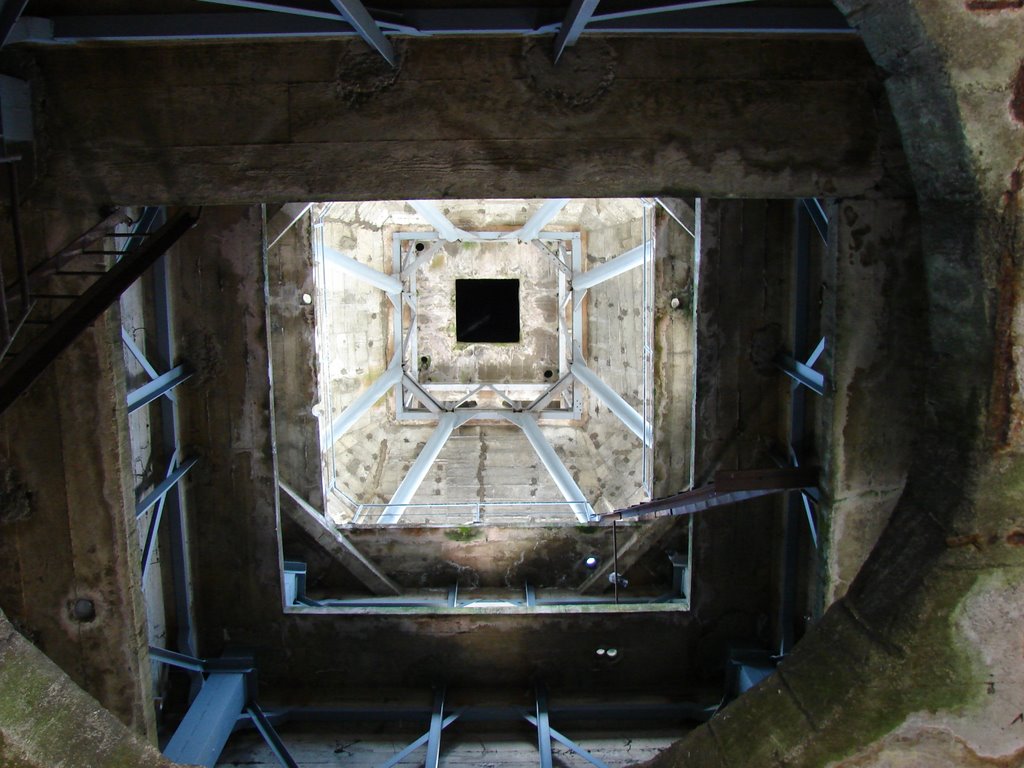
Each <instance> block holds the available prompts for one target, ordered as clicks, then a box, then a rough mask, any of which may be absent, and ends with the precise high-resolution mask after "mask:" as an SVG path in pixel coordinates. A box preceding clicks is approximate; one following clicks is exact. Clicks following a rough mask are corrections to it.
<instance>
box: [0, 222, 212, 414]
mask: <svg viewBox="0 0 1024 768" xmlns="http://www.w3.org/2000/svg"><path fill="white" fill-rule="evenodd" d="M197 220H198V218H197V217H196V216H195V215H193V214H191V213H188V212H184V211H183V212H181V213H179V214H178V215H177V216H175V217H174V219H172V220H171V221H170V222H168V223H167V224H166V225H165V226H164V227H163V228H162V229H161V230H160V231H159V232H157V233H155V234H154V235H153V236H152V237H150V238H148V239H147V240H146V242H145V244H144V245H142V246H141V247H139V248H138V249H137V250H135V251H133V252H132V253H131V254H129V255H126V256H125V257H124V258H123V259H121V261H119V262H118V263H117V264H115V265H114V266H113V267H112V268H111V269H110V270H109V271H108V272H106V273H104V274H103V276H102V277H100V278H99V279H98V280H97V281H96V282H95V283H93V284H92V286H90V287H89V289H88V290H87V291H86V292H85V293H83V294H82V295H81V296H79V297H78V298H77V299H76V300H75V301H74V302H73V303H72V304H71V306H69V307H68V308H67V309H66V310H64V312H62V313H61V314H60V316H59V317H58V318H57V319H56V320H55V321H54V322H53V323H51V324H50V325H49V326H48V327H47V329H46V330H45V331H44V332H43V333H42V334H40V335H39V336H38V337H36V338H35V339H33V340H32V343H31V344H29V346H28V347H26V349H25V350H23V351H22V352H21V354H19V355H18V357H17V358H15V359H14V361H12V362H11V363H10V364H9V365H7V366H6V367H5V368H4V369H3V371H2V372H0V413H2V412H3V411H5V410H6V409H7V407H8V406H9V405H10V404H11V403H13V402H14V400H15V399H16V398H17V397H18V396H19V395H20V394H21V393H22V392H24V391H25V390H26V389H28V388H29V386H30V385H31V384H32V382H33V381H35V380H36V378H37V377H38V376H39V375H40V374H41V373H42V372H43V371H44V370H46V368H47V367H48V366H49V365H50V363H51V362H53V360H54V359H55V358H56V357H57V355H59V354H60V353H61V352H63V351H64V349H66V348H67V347H68V346H69V345H70V344H71V343H72V342H73V341H74V340H75V339H76V338H78V335H79V334H80V333H81V332H82V331H84V330H85V329H86V328H87V327H88V326H89V325H90V324H91V323H92V322H93V321H94V320H96V318H98V317H99V316H100V315H101V314H103V312H104V311H105V310H106V309H107V308H108V307H109V306H110V305H111V304H113V303H114V302H115V301H117V300H118V299H119V298H120V297H121V294H122V293H124V292H125V291H126V290H128V288H129V287H130V286H131V285H132V283H134V282H135V281H136V280H137V279H138V278H139V277H140V276H141V275H142V274H143V273H144V272H145V271H146V270H147V269H149V267H150V266H152V264H153V262H155V261H156V260H157V259H159V258H160V257H161V256H162V255H163V254H164V253H166V252H167V250H168V249H169V248H171V246H173V245H174V244H175V243H176V242H177V241H178V239H179V238H180V237H181V236H182V235H184V234H185V233H186V232H187V231H188V230H189V229H190V228H191V227H192V226H193V225H194V224H195V223H196V221H197Z"/></svg>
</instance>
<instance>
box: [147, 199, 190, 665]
mask: <svg viewBox="0 0 1024 768" xmlns="http://www.w3.org/2000/svg"><path fill="white" fill-rule="evenodd" d="M158 216H159V221H158V222H156V225H157V226H159V224H160V223H161V222H162V220H163V219H164V218H165V215H164V212H163V211H162V210H161V212H160V214H159V215H158ZM168 283H169V281H168V257H167V255H164V256H161V257H160V258H159V259H158V260H157V262H156V263H155V264H154V265H153V307H154V310H153V315H154V328H155V331H156V360H157V365H158V366H159V367H160V368H161V369H162V370H165V371H166V370H170V369H171V367H172V366H173V365H174V360H175V357H176V352H175V344H174V309H173V306H172V304H171V297H170V289H169V285H168ZM160 424H161V429H160V431H161V444H162V447H163V452H164V456H166V457H171V456H174V455H178V454H179V450H178V449H179V440H180V434H181V424H180V420H179V416H178V404H177V403H176V402H174V401H173V400H171V399H169V398H166V397H162V398H160ZM163 516H164V517H165V518H166V519H167V531H168V534H169V537H170V548H171V552H170V555H171V558H170V559H171V573H172V579H173V583H174V609H175V619H176V621H177V627H178V633H177V645H178V650H179V651H181V652H182V653H188V654H191V655H193V656H195V654H196V643H195V633H194V630H193V626H192V563H191V558H190V555H189V536H188V520H187V518H186V513H185V507H184V504H183V499H182V493H181V488H180V486H179V485H178V484H175V485H173V486H172V487H171V488H170V489H168V491H167V494H166V495H165V496H164V502H163Z"/></svg>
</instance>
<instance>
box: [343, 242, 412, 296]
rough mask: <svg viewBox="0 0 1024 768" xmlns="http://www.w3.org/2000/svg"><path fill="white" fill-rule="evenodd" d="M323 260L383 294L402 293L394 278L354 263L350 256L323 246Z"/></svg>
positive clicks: (357, 262) (399, 284) (397, 281)
mask: <svg viewBox="0 0 1024 768" xmlns="http://www.w3.org/2000/svg"><path fill="white" fill-rule="evenodd" d="M324 259H325V260H326V261H327V263H329V264H333V265H334V266H336V267H338V268H339V269H342V270H344V271H345V272H348V273H349V274H350V275H352V277H354V278H356V279H357V280H362V281H363V282H364V283H369V284H370V285H372V286H373V287H374V288H380V289H381V290H382V291H384V293H388V294H400V293H401V292H402V283H401V282H400V281H399V280H397V279H396V278H394V277H392V276H391V275H386V274H384V273H383V272H380V271H378V270H376V269H374V268H373V267H370V266H367V265H366V264H363V263H362V262H359V261H356V260H355V259H353V258H352V257H351V256H346V255H345V254H344V253H342V252H341V251H338V250H335V249H334V248H331V247H329V246H326V245H325V246H324Z"/></svg>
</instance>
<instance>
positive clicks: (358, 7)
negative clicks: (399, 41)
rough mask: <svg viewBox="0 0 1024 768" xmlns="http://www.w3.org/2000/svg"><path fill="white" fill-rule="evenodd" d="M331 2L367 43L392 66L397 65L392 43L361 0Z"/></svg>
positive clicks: (332, 0) (335, 0) (333, 0)
mask: <svg viewBox="0 0 1024 768" xmlns="http://www.w3.org/2000/svg"><path fill="white" fill-rule="evenodd" d="M331 4H332V5H334V7H335V8H337V9H338V12H339V13H340V14H341V15H342V16H344V17H345V21H347V22H348V23H349V24H351V25H352V28H353V29H354V30H355V31H356V32H358V33H359V36H360V37H361V38H363V40H365V41H366V43H367V45H369V46H370V47H371V48H373V49H374V50H376V51H377V53H379V54H380V55H381V56H383V57H384V59H385V61H387V63H388V64H390V65H391V66H392V67H393V66H395V51H394V49H393V48H392V47H391V43H390V42H388V39H387V38H386V37H384V33H383V32H381V31H380V27H379V26H377V22H376V21H374V18H373V17H372V16H371V15H370V13H369V11H367V10H366V6H364V5H363V4H362V3H361V2H360V1H359V0H331Z"/></svg>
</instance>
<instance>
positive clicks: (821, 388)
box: [775, 355, 825, 395]
mask: <svg viewBox="0 0 1024 768" xmlns="http://www.w3.org/2000/svg"><path fill="white" fill-rule="evenodd" d="M775 365H776V366H778V368H779V370H781V371H782V372H783V373H784V374H786V375H787V376H789V378H791V379H792V380H793V381H795V382H796V383H797V384H801V385H803V386H805V387H807V388H808V389H809V390H811V392H813V393H814V394H816V395H824V394H825V374H823V373H818V371H816V370H814V369H813V368H811V366H809V365H807V364H806V363H801V362H800V361H799V360H795V359H794V358H792V357H791V356H789V355H779V356H778V358H776V360H775Z"/></svg>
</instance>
